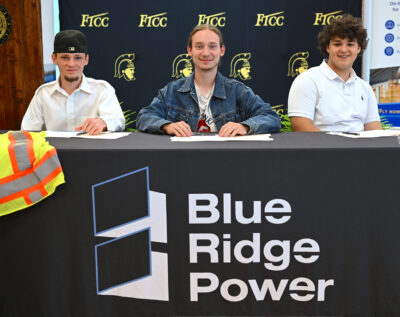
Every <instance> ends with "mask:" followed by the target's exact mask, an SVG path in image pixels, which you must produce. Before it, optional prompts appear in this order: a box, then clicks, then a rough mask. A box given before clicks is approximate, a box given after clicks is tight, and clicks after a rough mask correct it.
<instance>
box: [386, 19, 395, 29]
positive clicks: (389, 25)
mask: <svg viewBox="0 0 400 317" xmlns="http://www.w3.org/2000/svg"><path fill="white" fill-rule="evenodd" d="M385 27H386V28H387V29H388V30H391V29H393V28H394V21H393V20H387V21H386V22H385Z"/></svg>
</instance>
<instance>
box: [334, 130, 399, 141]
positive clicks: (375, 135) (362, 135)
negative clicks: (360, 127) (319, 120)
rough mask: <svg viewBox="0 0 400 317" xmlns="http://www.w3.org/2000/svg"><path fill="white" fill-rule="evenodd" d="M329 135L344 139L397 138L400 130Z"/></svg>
mask: <svg viewBox="0 0 400 317" xmlns="http://www.w3.org/2000/svg"><path fill="white" fill-rule="evenodd" d="M327 134H331V135H340V136H344V137H346V138H353V139H358V138H380V137H384V136H398V135H400V130H393V129H390V130H372V131H360V132H328V133H327Z"/></svg>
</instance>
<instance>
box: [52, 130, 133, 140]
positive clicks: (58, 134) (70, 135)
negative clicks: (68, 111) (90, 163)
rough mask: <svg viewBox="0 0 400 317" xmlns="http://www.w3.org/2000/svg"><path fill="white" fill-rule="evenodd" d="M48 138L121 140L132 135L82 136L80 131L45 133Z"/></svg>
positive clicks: (112, 133)
mask: <svg viewBox="0 0 400 317" xmlns="http://www.w3.org/2000/svg"><path fill="white" fill-rule="evenodd" d="M45 132H46V137H48V138H83V139H108V140H113V139H119V138H122V137H124V136H127V135H129V134H130V132H111V131H105V132H102V133H100V134H97V135H90V134H86V133H85V134H81V132H79V131H45Z"/></svg>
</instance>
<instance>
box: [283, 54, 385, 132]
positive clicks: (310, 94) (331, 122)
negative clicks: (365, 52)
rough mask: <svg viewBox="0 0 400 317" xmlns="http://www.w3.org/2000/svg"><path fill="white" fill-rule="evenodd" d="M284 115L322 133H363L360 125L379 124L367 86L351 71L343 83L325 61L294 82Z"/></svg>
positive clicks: (376, 108) (371, 94) (371, 93)
mask: <svg viewBox="0 0 400 317" xmlns="http://www.w3.org/2000/svg"><path fill="white" fill-rule="evenodd" d="M288 115H289V117H305V118H308V119H311V120H313V123H314V125H315V126H316V127H317V128H319V129H320V130H322V131H347V132H350V131H363V130H364V124H366V123H368V122H373V121H380V118H379V113H378V105H377V103H376V98H375V95H374V93H373V91H372V89H371V87H370V85H369V84H368V83H367V82H365V81H364V80H362V79H361V78H359V77H358V76H357V75H356V73H355V72H354V70H352V71H351V76H350V78H349V79H348V80H347V81H344V80H343V79H342V78H341V77H340V76H339V75H338V74H336V73H335V72H334V71H333V70H332V69H331V68H330V67H329V65H328V64H327V63H326V62H325V61H323V62H322V64H321V65H320V66H318V67H313V68H311V69H309V70H307V71H305V72H304V73H301V74H300V75H299V76H298V77H297V78H296V79H295V80H294V82H293V84H292V87H291V88H290V92H289V100H288Z"/></svg>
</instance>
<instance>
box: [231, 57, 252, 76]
mask: <svg viewBox="0 0 400 317" xmlns="http://www.w3.org/2000/svg"><path fill="white" fill-rule="evenodd" d="M250 58H251V54H250V53H240V54H237V55H236V56H235V57H234V58H232V61H231V73H230V74H229V77H233V78H237V77H239V78H240V79H241V80H250V79H251V76H250V63H249V59H250Z"/></svg>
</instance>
